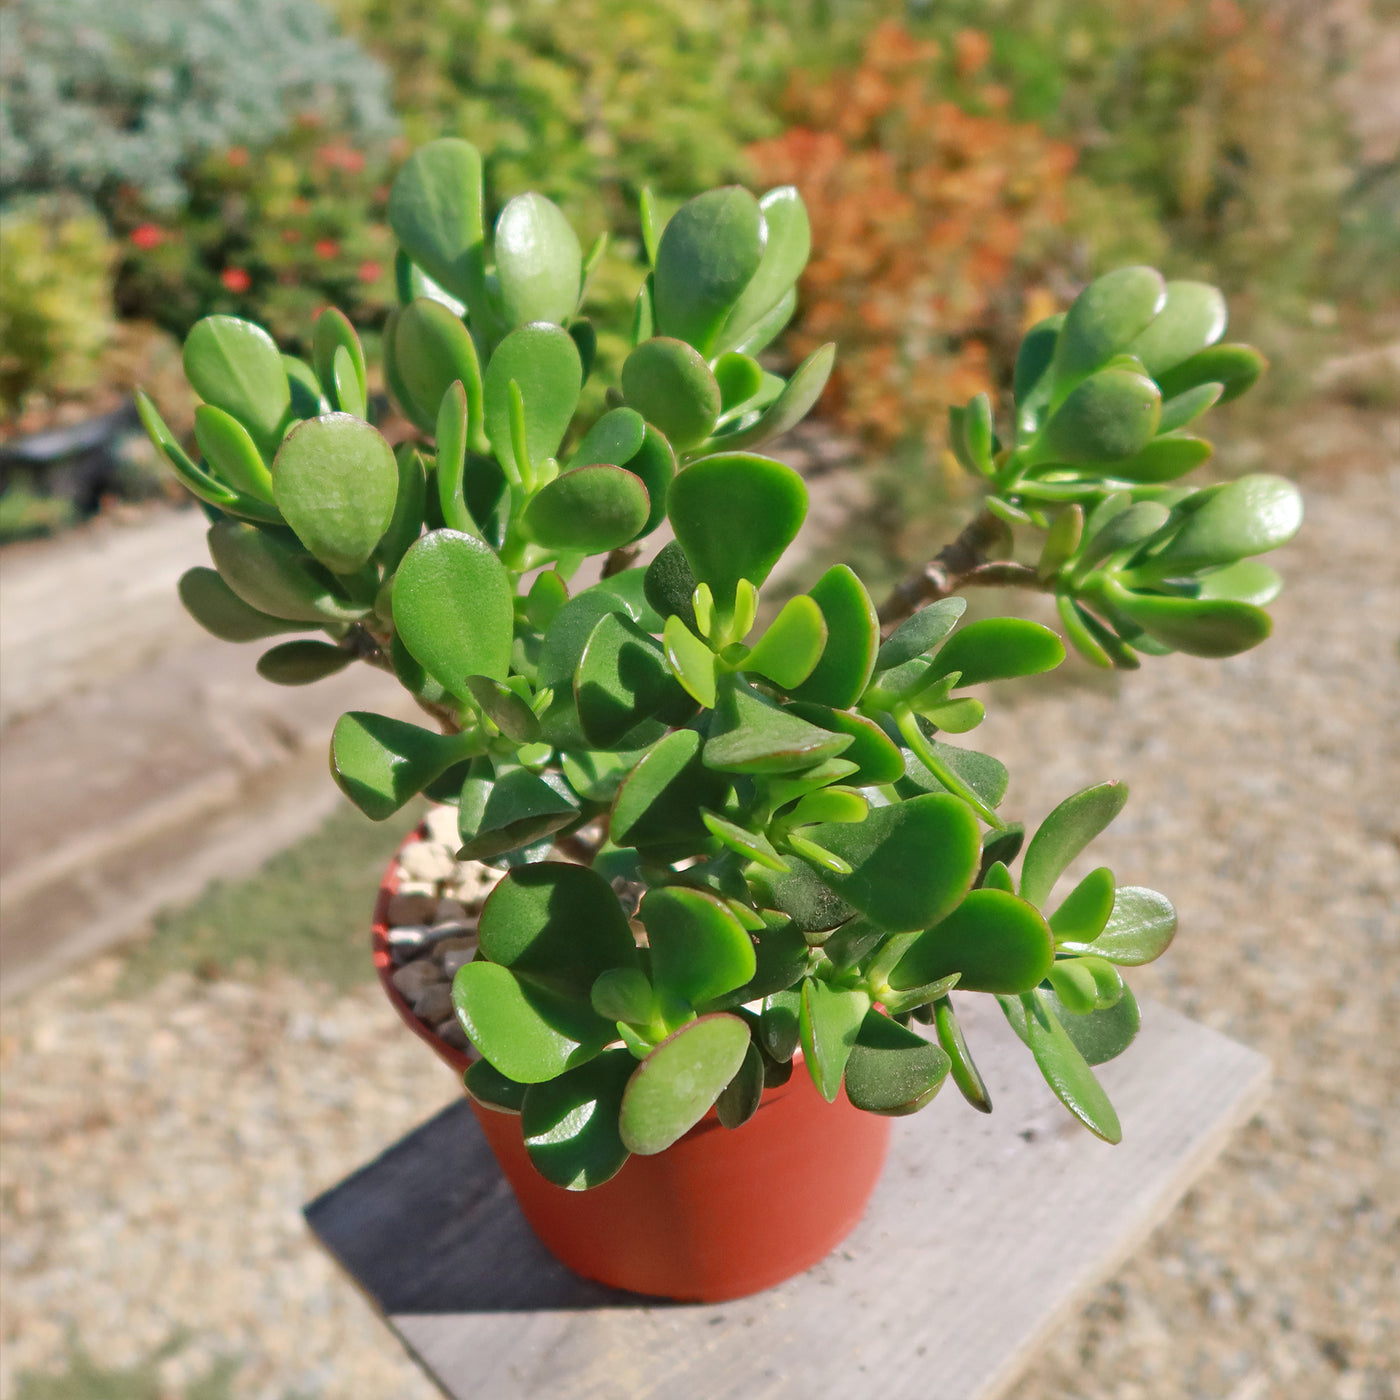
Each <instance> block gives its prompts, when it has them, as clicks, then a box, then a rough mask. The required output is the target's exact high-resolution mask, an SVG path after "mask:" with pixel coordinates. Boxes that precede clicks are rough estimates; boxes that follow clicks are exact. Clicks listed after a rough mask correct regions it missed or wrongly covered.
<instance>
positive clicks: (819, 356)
mask: <svg viewBox="0 0 1400 1400" xmlns="http://www.w3.org/2000/svg"><path fill="white" fill-rule="evenodd" d="M835 362H836V346H835V345H834V344H832V345H823V346H821V348H820V349H817V350H813V351H812V353H811V354H810V355H808V356H807V358H806V359H805V360H803V361H802V363H801V364H800V365H798V367H797V368H796V369H795V370H794V371H793V372H792V378H791V379H789V380H788V382H787V383H786V384H785V385H784V386H783V390H782V393H780V394H779V395H778V397H777V398H776V399H774V400H773V402H772V403H770V404H769V405H768V407H767V408H765V409H764V410H763V413H762V414H761V415H760V417H759V419H758V421H757V422H755V423H751V424H750V425H749V426H748V427H746V428H740V429H738V430H737V431H735V432H732V433H724V434H723V435H721V436H719V437H717V438H716V445H717V446H723V447H724V448H725V450H726V451H733V450H734V449H736V448H740V447H757V446H758V445H759V444H760V443H765V442H768V441H769V440H770V439H772V438H775V437H781V436H782V435H783V434H784V433H786V432H789V431H790V430H791V429H793V428H795V427H796V426H797V425H798V424H799V423H800V422H801V421H802V420H803V419H804V418H805V417H806V416H807V415H808V414H809V413H810V412H811V411H812V409H813V408H814V407H815V406H816V402H817V400H818V399H819V398H821V396H822V390H823V389H825V388H826V381H827V380H828V379H830V378H831V367H832V365H833V364H835Z"/></svg>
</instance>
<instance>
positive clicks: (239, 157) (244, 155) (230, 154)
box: [224, 146, 248, 170]
mask: <svg viewBox="0 0 1400 1400" xmlns="http://www.w3.org/2000/svg"><path fill="white" fill-rule="evenodd" d="M224 159H225V160H226V161H228V163H229V164H230V165H231V166H233V167H234V169H235V170H239V169H242V167H243V166H245V165H247V164H248V148H247V146H230V147H229V149H228V150H227V151H226V152H225V153H224Z"/></svg>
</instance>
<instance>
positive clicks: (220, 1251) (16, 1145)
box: [0, 424, 1400, 1400]
mask: <svg viewBox="0 0 1400 1400" xmlns="http://www.w3.org/2000/svg"><path fill="white" fill-rule="evenodd" d="M1378 433H1379V436H1376V435H1372V436H1370V437H1364V436H1363V438H1361V439H1359V440H1358V441H1359V442H1360V443H1361V445H1362V447H1363V449H1364V450H1365V451H1368V452H1369V453H1370V454H1371V455H1372V457H1373V461H1372V463H1371V464H1370V466H1369V468H1368V469H1367V470H1363V471H1352V472H1347V473H1345V474H1341V475H1338V476H1335V477H1331V478H1326V477H1324V476H1323V475H1322V474H1321V473H1320V472H1319V471H1318V470H1317V469H1316V468H1315V469H1314V470H1313V471H1312V472H1311V473H1310V474H1309V479H1308V481H1307V482H1305V490H1306V491H1307V495H1308V510H1309V516H1308V522H1307V525H1306V529H1305V534H1304V536H1303V537H1302V538H1301V539H1300V541H1299V542H1298V543H1297V544H1295V545H1294V546H1292V547H1290V548H1289V549H1288V550H1287V551H1285V552H1284V557H1283V559H1282V561H1281V565H1282V567H1283V569H1284V571H1285V572H1286V573H1287V574H1288V576H1289V584H1290V587H1289V589H1288V590H1287V591H1286V592H1285V593H1284V596H1283V598H1282V599H1281V600H1280V602H1279V603H1278V604H1277V605H1276V606H1275V609H1274V611H1275V615H1276V619H1277V627H1276V633H1277V635H1276V637H1275V639H1274V640H1273V641H1272V642H1270V643H1269V644H1267V645H1266V646H1265V647H1264V648H1262V649H1261V650H1260V651H1258V652H1256V653H1253V654H1250V655H1246V656H1244V657H1240V658H1236V659H1234V660H1232V661H1229V662H1225V663H1223V664H1222V663H1207V662H1202V661H1195V660H1192V659H1189V658H1178V657H1173V658H1167V659H1164V660H1153V659H1151V658H1149V661H1148V665H1147V668H1146V669H1145V671H1144V672H1143V673H1140V674H1138V675H1136V676H1129V677H1126V678H1124V679H1123V680H1122V683H1121V685H1114V684H1113V683H1111V682H1110V683H1107V684H1100V683H1098V682H1094V683H1093V684H1090V685H1087V686H1077V687H1076V686H1068V685H1059V686H1055V687H1053V688H1052V689H1050V691H1049V692H1048V693H1047V694H1043V695H1040V696H1037V697H1035V698H1034V701H1033V702H1031V703H1025V702H1024V697H1023V699H1022V701H1017V700H1016V699H1015V698H1014V696H1007V697H1004V703H1001V704H998V705H995V706H994V707H993V715H992V718H991V719H990V720H989V721H988V723H987V725H986V726H985V728H984V730H983V731H982V733H981V735H980V736H979V738H978V742H979V743H980V744H981V745H982V746H983V747H985V748H987V749H989V750H990V751H992V752H994V753H997V754H999V755H1000V756H1001V757H1002V758H1003V759H1005V760H1006V761H1008V762H1009V763H1010V765H1011V767H1012V772H1013V774H1014V775H1016V776H1015V777H1014V778H1013V788H1012V791H1011V794H1010V797H1009V799H1008V804H1007V810H1008V811H1010V812H1012V813H1028V814H1030V815H1031V816H1032V817H1036V816H1039V815H1040V814H1043V813H1044V812H1045V811H1046V810H1048V808H1049V807H1050V806H1052V805H1053V804H1054V803H1055V802H1056V801H1058V800H1059V799H1060V798H1062V797H1064V796H1065V795H1067V794H1068V793H1070V792H1072V791H1074V790H1075V789H1077V788H1078V787H1081V786H1083V785H1085V784H1087V783H1089V782H1092V781H1096V780H1099V779H1102V778H1106V777H1114V776H1121V777H1124V778H1126V779H1128V780H1129V782H1130V783H1131V784H1132V786H1133V788H1134V796H1133V800H1132V801H1131V802H1130V803H1129V806H1128V809H1127V811H1126V813H1125V814H1124V816H1123V817H1122V818H1121V819H1120V821H1119V823H1118V824H1117V826H1116V828H1115V830H1114V832H1113V833H1111V834H1110V837H1108V838H1105V841H1104V842H1103V858H1104V859H1107V860H1109V861H1110V863H1112V864H1113V865H1114V867H1115V869H1117V870H1118V872H1119V874H1120V877H1121V878H1123V879H1124V880H1125V881H1129V882H1132V883H1141V884H1149V885H1153V886H1155V887H1157V888H1160V889H1162V890H1164V891H1166V892H1167V893H1169V894H1170V895H1171V896H1172V897H1173V899H1174V900H1175V901H1176V902H1177V904H1178V906H1179V908H1180V910H1181V915H1182V928H1181V933H1180V935H1179V936H1178V939H1177V942H1176V946H1175V947H1174V948H1173V950H1172V951H1171V953H1170V954H1169V955H1168V957H1167V958H1166V959H1165V960H1164V962H1163V963H1162V964H1160V965H1159V966H1158V967H1155V968H1148V969H1142V970H1141V972H1140V974H1139V975H1138V976H1137V977H1136V978H1135V983H1136V986H1137V987H1138V989H1139V990H1140V991H1141V992H1143V993H1145V994H1146V995H1148V996H1150V997H1156V998H1158V999H1160V1000H1163V1001H1165V1002H1167V1003H1169V1004H1171V1005H1173V1006H1175V1007H1177V1008H1179V1009H1181V1010H1183V1011H1185V1012H1187V1013H1188V1014H1191V1015H1194V1016H1196V1017H1198V1018H1200V1019H1202V1020H1204V1021H1206V1022H1208V1023H1209V1024H1211V1025H1213V1026H1216V1027H1218V1028H1220V1029H1222V1030H1224V1031H1226V1032H1228V1033H1229V1034H1231V1035H1234V1036H1236V1037H1238V1038H1239V1039H1241V1040H1243V1041H1246V1042H1247V1043H1249V1044H1251V1045H1254V1046H1256V1047H1258V1048H1260V1049H1261V1050H1263V1051H1264V1052H1266V1053H1267V1054H1268V1055H1269V1056H1270V1057H1271V1058H1272V1060H1273V1062H1274V1065H1275V1068H1276V1075H1277V1087H1276V1090H1275V1093H1274V1095H1273V1098H1272V1100H1271V1102H1270V1103H1269V1105H1268V1106H1267V1108H1266V1109H1265V1110H1264V1111H1263V1113H1261V1115H1260V1116H1259V1117H1258V1119H1256V1120H1255V1122H1253V1123H1252V1124H1251V1125H1250V1126H1249V1128H1248V1129H1247V1130H1246V1131H1245V1132H1244V1133H1243V1134H1242V1135H1241V1136H1240V1137H1239V1138H1238V1139H1237V1141H1236V1142H1235V1143H1234V1144H1233V1146H1232V1147H1231V1148H1230V1150H1229V1151H1228V1153H1227V1154H1226V1156H1225V1158H1224V1159H1223V1160H1222V1161H1221V1162H1220V1163H1219V1164H1218V1165H1217V1166H1216V1167H1215V1168H1214V1169H1213V1170H1212V1171H1211V1172H1210V1173H1209V1174H1208V1176H1207V1177H1206V1178H1204V1179H1203V1180H1202V1182H1201V1183H1200V1185H1199V1186H1198V1187H1197V1188H1196V1189H1195V1190H1193V1191H1192V1193H1191V1194H1190V1196H1189V1198H1188V1199H1187V1201H1186V1203H1185V1204H1184V1205H1183V1207H1182V1208H1181V1209H1180V1210H1179V1211H1178V1212H1177V1213H1176V1214H1175V1215H1174V1216H1173V1218H1172V1219H1171V1221H1170V1222H1169V1223H1168V1224H1167V1225H1166V1226H1165V1227H1163V1228H1162V1229H1161V1230H1160V1231H1159V1232H1158V1233H1157V1234H1156V1236H1154V1238H1153V1240H1152V1242H1151V1244H1150V1245H1149V1246H1148V1247H1147V1248H1146V1249H1145V1250H1144V1251H1143V1253H1142V1254H1141V1255H1140V1256H1139V1257H1138V1258H1137V1259H1136V1260H1135V1261H1134V1262H1133V1263H1132V1264H1130V1265H1129V1266H1128V1267H1127V1268H1126V1269H1124V1270H1123V1271H1122V1273H1121V1274H1120V1275H1119V1276H1118V1277H1117V1278H1116V1279H1115V1280H1114V1281H1113V1282H1111V1283H1110V1284H1108V1285H1106V1286H1105V1287H1103V1288H1102V1289H1100V1290H1099V1292H1098V1293H1097V1294H1096V1295H1095V1296H1094V1298H1093V1300H1092V1301H1091V1303H1090V1304H1089V1306H1088V1307H1087V1308H1086V1310H1085V1311H1084V1312H1083V1313H1082V1314H1081V1316H1080V1317H1079V1318H1078V1319H1076V1320H1075V1321H1073V1322H1072V1323H1071V1324H1069V1325H1067V1326H1066V1327H1065V1328H1064V1330H1063V1332H1062V1333H1061V1334H1060V1336H1059V1337H1058V1338H1057V1340H1056V1341H1055V1343H1054V1344H1053V1345H1052V1346H1051V1347H1050V1348H1049V1349H1048V1350H1047V1352H1046V1353H1045V1354H1044V1355H1043V1356H1042V1358H1041V1359H1040V1360H1039V1361H1038V1363H1037V1364H1036V1366H1035V1368H1034V1371H1033V1373H1032V1374H1031V1376H1030V1377H1028V1379H1027V1380H1026V1381H1025V1383H1023V1384H1022V1385H1021V1386H1020V1387H1018V1389H1017V1391H1016V1394H1017V1400H1071V1397H1075V1398H1076V1400H1077V1397H1083V1396H1093V1397H1095V1400H1110V1397H1111V1398H1112V1400H1176V1397H1181V1398H1182V1400H1185V1397H1202V1398H1203V1400H1204V1397H1211V1400H1274V1397H1282V1398H1283V1400H1320V1397H1324V1396H1325V1397H1337V1400H1387V1397H1394V1396H1396V1395H1397V1394H1400V1390H1397V1381H1396V1379H1395V1377H1396V1376H1397V1374H1400V1311H1397V1304H1396V1302H1395V1299H1396V1297H1397V1296H1400V1292H1397V1279H1396V1259H1397V1249H1398V1248H1400V1225H1398V1224H1397V1219H1398V1213H1397V1204H1398V1203H1397V1195H1398V1194H1400V1191H1397V1183H1400V1128H1397V1124H1400V1036H1397V1030H1396V1026H1397V1022H1400V1014H1397V1013H1400V1005H1398V1004H1397V1002H1398V1001H1400V998H1397V991H1396V988H1397V985H1400V977H1397V958H1400V915H1398V914H1397V910H1400V833H1398V832H1397V815H1396V814H1397V804H1396V798H1395V789H1396V787H1397V779H1400V699H1398V698H1397V697H1400V684H1397V682H1400V673H1398V672H1400V668H1398V667H1397V623H1400V564H1397V550H1396V544H1395V541H1396V538H1397V530H1400V509H1397V505H1400V466H1396V465H1393V464H1395V463H1397V461H1400V441H1397V439H1396V434H1395V425H1394V424H1381V425H1380V427H1379V429H1378ZM1348 455H1349V456H1352V457H1353V460H1354V454H1353V453H1352V452H1351V451H1349V452H1348ZM1376 458H1380V459H1381V460H1375V459H1376ZM1387 464H1391V465H1387ZM1115 692H1117V693H1115ZM1033 767H1034V771H1032V768H1033ZM119 970H120V963H119V961H118V960H117V959H116V958H105V959H102V960H100V961H97V962H95V963H90V964H88V965H86V966H84V967H82V968H80V969H75V970H74V971H73V972H72V973H71V974H70V975H68V976H66V977H63V978H59V979H55V980H53V981H52V982H50V983H49V984H48V985H46V986H44V987H42V988H40V989H38V990H37V991H35V992H33V993H31V994H30V995H29V996H28V997H27V998H26V999H25V1000H23V1001H22V1002H19V1003H18V1004H16V1005H14V1006H12V1007H10V1008H7V1010H6V1016H5V1029H4V1034H3V1037H0V1066H3V1073H4V1082H5V1091H4V1098H3V1102H0V1132H3V1138H4V1142H5V1155H4V1161H3V1168H2V1169H0V1211H2V1214H0V1223H3V1255H2V1256H0V1258H2V1260H3V1285H4V1286H3V1295H0V1338H3V1342H4V1351H3V1360H2V1361H0V1400H10V1397H13V1396H14V1395H15V1394H16V1391H17V1378H18V1376H19V1375H20V1374H21V1373H22V1372H23V1371H25V1370H26V1369H30V1368H46V1369H47V1368H57V1367H61V1365H62V1363H63V1358H64V1357H65V1355H66V1352H67V1345H68V1343H67V1337H68V1335H69V1331H70V1329H71V1331H72V1332H73V1333H75V1334H76V1335H77V1336H79V1337H80V1338H81V1340H82V1342H83V1343H84V1344H85V1345H86V1347H87V1348H88V1350H89V1351H90V1352H91V1353H92V1354H93V1355H94V1356H95V1357H98V1358H100V1359H101V1361H102V1363H103V1364H104V1365H108V1366H117V1365H129V1364H131V1363H133V1362H135V1361H136V1360H138V1359H139V1358H141V1357H143V1356H145V1355H147V1354H149V1353H150V1352H151V1351H152V1350H153V1349H154V1348H156V1347H157V1346H159V1345H160V1344H161V1343H162V1342H164V1341H166V1340H167V1339H168V1338H169V1337H170V1336H171V1335H172V1334H174V1333H177V1332H184V1333H185V1334H187V1335H188V1337H189V1338H190V1342H189V1345H188V1346H187V1347H186V1348H185V1350H184V1351H183V1352H181V1353H180V1354H179V1355H178V1356H176V1357H175V1358H174V1359H172V1360H170V1361H167V1362H164V1363H162V1366H161V1374H162V1376H163V1377H164V1378H165V1380H166V1381H167V1382H168V1384H169V1385H170V1386H171V1387H172V1389H171V1390H170V1392H169V1393H170V1394H171V1395H172V1396H174V1395H179V1394H180V1393H181V1390H180V1389H178V1388H176V1387H179V1386H181V1385H183V1383H184V1382H185V1381H187V1380H188V1379H189V1378H190V1377H193V1376H197V1375H201V1374H203V1373H204V1372H205V1371H207V1369H208V1367H209V1364H210V1362H211V1360H212V1359H213V1358H216V1357H219V1356H234V1357H238V1358H241V1362H242V1364H241V1366H240V1368H239V1370H238V1371H237V1374H236V1376H235V1379H234V1381H233V1383H232V1388H231V1394H232V1395H233V1396H235V1397H238V1400H244V1398H245V1397H246V1398H247V1400H253V1397H256V1398H257V1400H291V1397H293V1396H297V1397H319V1398H321V1400H341V1397H344V1398H345V1400H365V1398H366V1397H373V1400H427V1397H430V1396H432V1395H435V1394H436V1393H437V1392H436V1391H434V1390H433V1389H432V1388H431V1387H430V1386H429V1385H428V1383H427V1382H426V1381H425V1380H424V1379H423V1378H422V1377H421V1376H420V1375H419V1374H418V1373H417V1372H416V1371H415V1369H414V1368H413V1366H412V1365H411V1364H410V1363H409V1362H408V1361H407V1360H406V1358H405V1357H404V1355H403V1354H402V1352H401V1350H400V1348H399V1347H398V1345H397V1344H396V1343H395V1342H394V1341H393V1340H392V1338H391V1337H390V1336H389V1334H388V1333H387V1332H386V1331H385V1330H384V1329H383V1328H382V1327H381V1326H380V1325H379V1324H378V1323H377V1322H376V1321H375V1320H374V1319H373V1317H372V1315H371V1312H370V1310H369V1308H368V1306H367V1305H366V1304H365V1303H364V1302H363V1301H362V1299H361V1298H360V1297H359V1295H358V1294H357V1293H356V1292H355V1291H354V1289H353V1288H352V1287H351V1286H350V1285H349V1284H348V1283H347V1282H346V1281H345V1279H344V1278H343V1277H341V1276H340V1275H339V1274H338V1272H337V1270H336V1269H335V1268H334V1267H333V1266H332V1265H331V1263H330V1262H329V1261H328V1260H327V1259H326V1258H325V1257H324V1256H323V1255H322V1254H321V1253H320V1252H319V1251H318V1249H317V1248H316V1247H315V1245H314V1244H313V1243H312V1242H311V1240H310V1238H309V1236H308V1235H307V1233H306V1231H305V1228H304V1226H303V1225H302V1222H301V1219H300V1215H299V1210H300V1207H301V1205H302V1204H303V1203H304V1202H305V1201H306V1200H308V1199H310V1198H311V1197H312V1196H313V1195H315V1194H316V1193H317V1192H318V1191H320V1190H322V1189H323V1188H325V1187H327V1186H329V1185H330V1184H332V1183H333V1182H335V1181H336V1180H338V1179H339V1178H340V1177H341V1176H343V1175H344V1174H345V1173H346V1172H347V1171H349V1170H351V1169H352V1168H354V1167H356V1166H358V1165H359V1164H361V1163H362V1162H363V1161H365V1160H366V1159H367V1158H368V1157H370V1156H371V1155H372V1154H373V1153H374V1152H375V1151H376V1150H377V1149H379V1148H381V1147H383V1146H384V1145H385V1144H387V1143H389V1142H391V1141H392V1140H394V1139H395V1138H396V1137H397V1136H399V1135H400V1134H401V1133H402V1132H404V1131H405V1130H406V1129H408V1128H409V1127H410V1126H412V1125H413V1124H415V1123H417V1122H419V1121H421V1120H422V1119H423V1118H424V1117H425V1116H427V1115H428V1114H429V1113H430V1112H432V1111H433V1110H434V1109H435V1108H437V1107H438V1106H440V1105H441V1104H443V1103H445V1102H447V1101H448V1100H449V1099H450V1098H451V1097H452V1096H453V1094H454V1093H455V1085H454V1082H453V1079H452V1077H451V1076H450V1075H449V1074H448V1073H447V1072H446V1071H445V1070H441V1069H440V1068H438V1067H437V1066H436V1065H435V1062H434V1061H433V1060H432V1059H431V1057H430V1056H429V1055H428V1053H427V1052H426V1051H425V1050H424V1048H423V1047H422V1046H421V1045H420V1044H419V1043H418V1042H417V1041H416V1040H415V1039H414V1038H413V1037H411V1036H409V1035H407V1034H405V1033H404V1032H403V1030H402V1028H401V1027H400V1026H399V1025H398V1023H397V1021H396V1020H395V1018H394V1016H393V1014H392V1012H391V1011H390V1010H389V1008H388V1006H387V1005H386V1004H385V1003H384V1001H383V999H382V997H381V995H380V993H379V992H378V990H377V988H373V987H366V988H364V989H362V990H360V991H356V992H354V993H353V994H350V995H347V996H344V997H341V998H338V999H335V1000H333V1001H327V1002H324V1003H322V1004H320V1005H315V1006H313V1007H311V1008H309V1009H308V1007H307V1005H306V994H305V991H304V989H302V988H301V987H299V986H297V985H295V984H292V983H291V982H287V981H278V980H271V981H268V982H265V983H263V984H260V985H258V986H256V987H255V986H250V985H246V984H243V983H239V982H234V981H222V982H198V983H196V982H193V981H191V980H188V979H185V978H183V977H172V978H169V979H167V980H166V981H165V982H163V983H162V984H160V985H159V986H156V987H154V988H153V989H152V990H151V991H150V992H149V993H148V994H147V995H145V996H144V997H142V998H140V999H139V1000H119V999H113V996H112V994H111V989H112V987H113V985H114V983H115V979H116V977H117V975H118V973H119ZM85 1394H86V1392H85Z"/></svg>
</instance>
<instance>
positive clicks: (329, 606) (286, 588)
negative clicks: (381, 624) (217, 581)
mask: <svg viewBox="0 0 1400 1400" xmlns="http://www.w3.org/2000/svg"><path fill="white" fill-rule="evenodd" d="M208 540H209V553H210V554H211V555H212V556H213V558H214V565H215V567H216V568H217V569H218V571H219V577H220V578H222V579H223V581H224V582H225V583H226V584H228V586H229V587H230V588H231V589H232V590H233V592H234V593H236V594H237V595H238V596H239V597H240V598H242V599H243V601H244V602H245V603H247V604H248V606H249V607H252V608H257V609H258V610H259V611H260V612H265V613H269V614H270V615H271V616H273V617H284V618H287V619H288V620H290V621H298V622H313V623H318V624H319V623H324V622H326V621H328V620H333V619H336V618H341V619H346V620H349V619H353V618H356V617H360V616H363V614H364V612H365V611H366V609H363V608H356V607H354V606H353V605H352V604H350V603H349V602H347V601H346V600H345V599H343V598H340V597H338V596H337V595H336V594H334V593H333V592H332V591H331V590H330V588H329V587H328V586H327V584H326V583H325V582H323V581H322V578H317V577H316V575H315V574H314V573H313V572H312V571H311V569H310V568H309V567H308V566H310V565H313V563H314V561H313V560H312V559H311V557H310V556H309V555H306V554H303V553H302V552H301V551H300V550H297V549H294V548H292V547H291V546H289V545H288V544H287V543H286V542H285V541H284V540H283V539H282V538H281V537H280V536H279V535H275V534H271V533H269V532H268V531H266V530H260V529H259V528H258V527H257V526H256V525H244V524H240V523H238V522H236V521H233V520H220V521H219V522H218V523H217V524H215V525H212V526H210V528H209V534H208ZM323 577H324V576H323Z"/></svg>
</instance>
